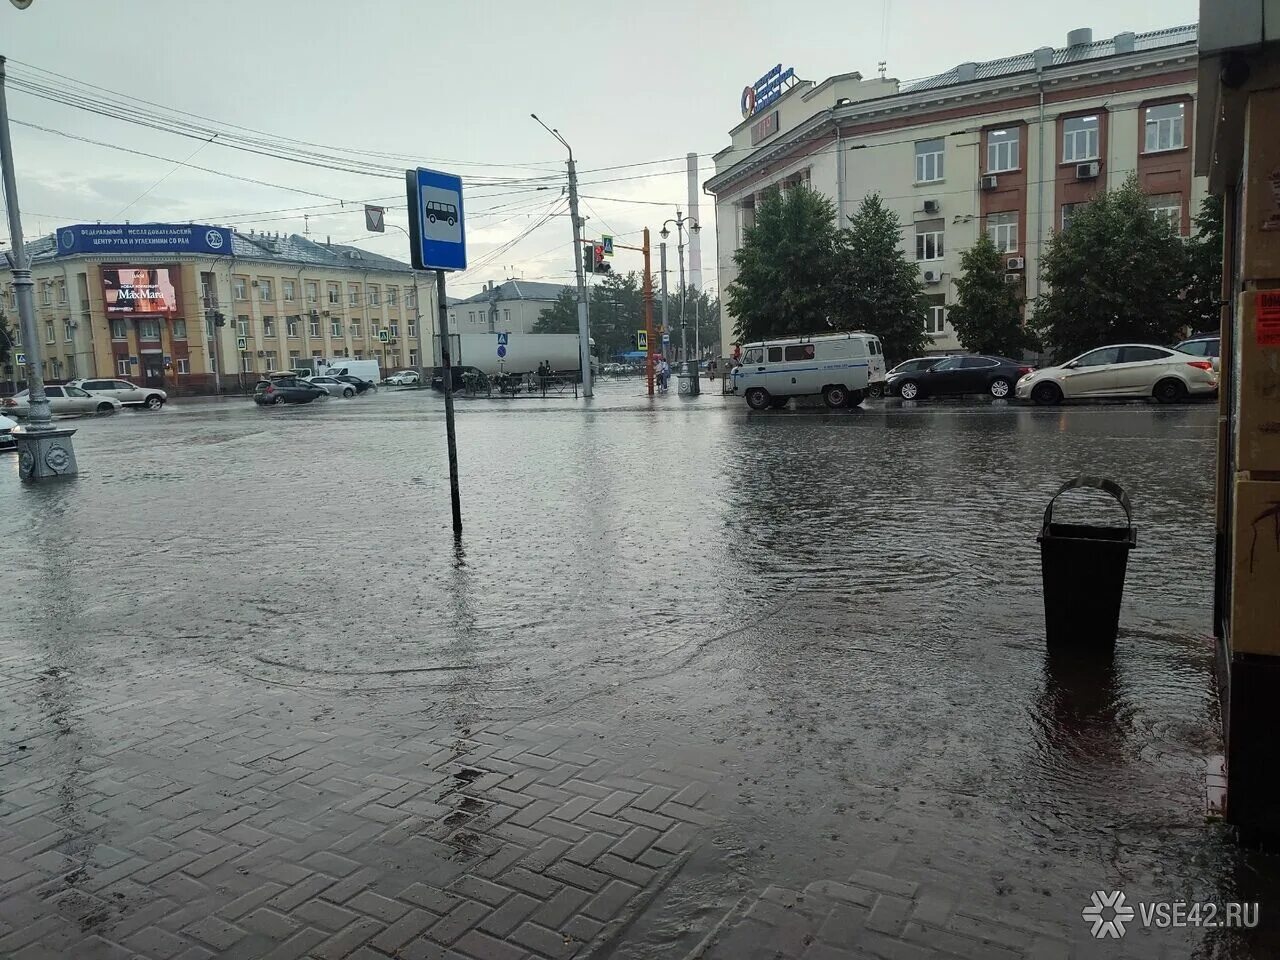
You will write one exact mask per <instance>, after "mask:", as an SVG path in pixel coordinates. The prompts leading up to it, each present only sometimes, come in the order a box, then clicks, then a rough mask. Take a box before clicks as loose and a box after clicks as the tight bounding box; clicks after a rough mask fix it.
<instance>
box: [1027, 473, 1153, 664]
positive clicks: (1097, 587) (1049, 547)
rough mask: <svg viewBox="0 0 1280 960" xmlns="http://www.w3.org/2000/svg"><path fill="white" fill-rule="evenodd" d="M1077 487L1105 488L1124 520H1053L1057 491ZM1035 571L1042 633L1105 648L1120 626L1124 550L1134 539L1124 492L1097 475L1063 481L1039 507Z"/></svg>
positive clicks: (1054, 643)
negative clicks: (1041, 586) (1037, 567)
mask: <svg viewBox="0 0 1280 960" xmlns="http://www.w3.org/2000/svg"><path fill="white" fill-rule="evenodd" d="M1078 487H1095V488H1097V489H1099V490H1104V491H1106V492H1107V493H1109V494H1111V496H1113V497H1115V499H1116V501H1117V502H1118V503H1119V504H1120V506H1121V507H1122V508H1123V509H1124V515H1125V526H1123V527H1120V526H1103V525H1095V524H1082V523H1054V522H1053V505H1054V503H1055V502H1056V501H1057V499H1058V497H1060V496H1062V495H1063V494H1064V493H1066V492H1067V491H1068V490H1074V489H1076V488H1078ZM1036 539H1037V540H1038V541H1039V543H1040V573H1041V577H1042V580H1043V584H1044V627H1045V638H1046V640H1047V642H1048V644H1049V646H1050V647H1056V648H1058V649H1064V650H1065V649H1074V650H1079V651H1085V650H1109V649H1111V647H1112V646H1113V645H1114V643H1115V639H1116V632H1117V631H1118V629H1119V626H1120V601H1121V600H1122V599H1123V597H1124V578H1125V570H1126V568H1127V566H1128V562H1129V551H1130V550H1132V549H1133V548H1134V547H1135V546H1137V543H1138V531H1137V528H1136V527H1134V525H1133V514H1132V511H1131V510H1130V507H1129V497H1128V495H1127V494H1126V493H1125V492H1124V490H1123V489H1122V488H1121V487H1120V485H1119V484H1117V483H1115V482H1113V481H1111V480H1104V479H1103V478H1101V477H1076V478H1075V479H1074V480H1068V481H1067V482H1066V483H1064V484H1063V485H1062V489H1060V490H1059V491H1058V492H1057V493H1055V494H1054V495H1053V499H1052V500H1050V501H1049V505H1048V506H1047V507H1046V508H1045V511H1044V525H1043V526H1042V527H1041V528H1040V535H1039V536H1038V537H1037V538H1036Z"/></svg>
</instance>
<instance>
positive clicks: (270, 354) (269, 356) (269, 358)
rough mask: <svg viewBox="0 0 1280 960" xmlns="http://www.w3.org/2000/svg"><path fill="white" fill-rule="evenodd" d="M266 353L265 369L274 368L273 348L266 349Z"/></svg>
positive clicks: (274, 355)
mask: <svg viewBox="0 0 1280 960" xmlns="http://www.w3.org/2000/svg"><path fill="white" fill-rule="evenodd" d="M266 354H267V370H268V371H271V370H274V369H275V368H276V352H275V351H274V350H268V351H266Z"/></svg>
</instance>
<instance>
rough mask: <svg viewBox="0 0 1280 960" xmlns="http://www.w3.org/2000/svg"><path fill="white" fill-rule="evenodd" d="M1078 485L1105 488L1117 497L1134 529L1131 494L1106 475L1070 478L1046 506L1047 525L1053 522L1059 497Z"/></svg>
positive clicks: (1045, 522)
mask: <svg viewBox="0 0 1280 960" xmlns="http://www.w3.org/2000/svg"><path fill="white" fill-rule="evenodd" d="M1077 487H1094V488H1096V489H1098V490H1105V491H1106V492H1107V493H1109V494H1111V496H1113V497H1115V498H1116V502H1117V503H1119V504H1120V506H1121V507H1123V508H1124V518H1125V521H1126V522H1127V523H1128V524H1129V529H1130V530H1132V529H1133V511H1132V510H1130V509H1129V495H1128V494H1127V493H1125V492H1124V488H1123V487H1121V486H1120V484H1118V483H1116V482H1115V481H1114V480H1108V479H1106V478H1105V477H1092V476H1083V477H1076V478H1075V479H1073V480H1068V481H1067V482H1066V483H1064V484H1063V485H1062V488H1061V489H1060V490H1059V491H1058V492H1057V493H1055V494H1054V495H1053V499H1052V500H1050V501H1049V505H1048V506H1047V507H1045V508H1044V525H1045V526H1046V527H1047V526H1049V524H1050V523H1052V522H1053V505H1054V503H1055V502H1056V501H1057V499H1058V498H1059V497H1060V496H1062V495H1063V494H1064V493H1066V492H1067V491H1068V490H1074V489H1076V488H1077Z"/></svg>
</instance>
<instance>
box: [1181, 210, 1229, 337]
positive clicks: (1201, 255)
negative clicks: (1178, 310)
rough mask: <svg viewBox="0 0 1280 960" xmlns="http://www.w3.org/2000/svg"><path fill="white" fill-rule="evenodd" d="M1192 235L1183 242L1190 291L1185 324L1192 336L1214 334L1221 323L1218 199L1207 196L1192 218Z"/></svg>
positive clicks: (1220, 248)
mask: <svg viewBox="0 0 1280 960" xmlns="http://www.w3.org/2000/svg"><path fill="white" fill-rule="evenodd" d="M1194 223H1195V227H1196V233H1195V236H1193V237H1192V238H1191V239H1190V240H1189V241H1187V258H1188V263H1189V265H1190V270H1191V277H1190V287H1189V289H1188V292H1187V314H1188V316H1187V324H1188V326H1190V327H1191V328H1192V332H1197V333H1198V332H1201V331H1207V330H1217V329H1218V326H1219V324H1220V323H1221V320H1222V311H1221V308H1220V307H1219V306H1218V304H1219V301H1220V300H1221V298H1222V249H1223V246H1222V245H1223V233H1222V198H1221V197H1215V196H1212V195H1210V196H1207V197H1205V198H1204V201H1203V202H1202V203H1201V204H1200V212H1199V213H1198V214H1197V215H1196V218H1195V221H1194Z"/></svg>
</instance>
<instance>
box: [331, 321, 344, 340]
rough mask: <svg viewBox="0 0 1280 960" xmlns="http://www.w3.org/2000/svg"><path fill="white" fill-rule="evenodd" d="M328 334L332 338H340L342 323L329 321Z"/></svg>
mask: <svg viewBox="0 0 1280 960" xmlns="http://www.w3.org/2000/svg"><path fill="white" fill-rule="evenodd" d="M329 334H330V336H334V337H340V336H342V321H341V320H333V321H331V322H330V323H329Z"/></svg>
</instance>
